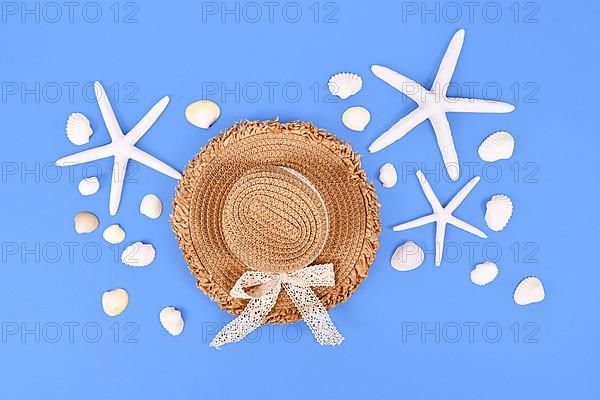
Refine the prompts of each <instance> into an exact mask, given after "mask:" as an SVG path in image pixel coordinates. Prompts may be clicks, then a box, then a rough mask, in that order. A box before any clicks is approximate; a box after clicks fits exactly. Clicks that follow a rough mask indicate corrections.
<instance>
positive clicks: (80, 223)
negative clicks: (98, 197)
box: [75, 211, 99, 233]
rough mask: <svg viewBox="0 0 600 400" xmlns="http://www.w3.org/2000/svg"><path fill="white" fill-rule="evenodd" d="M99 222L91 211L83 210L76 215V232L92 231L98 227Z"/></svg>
mask: <svg viewBox="0 0 600 400" xmlns="http://www.w3.org/2000/svg"><path fill="white" fill-rule="evenodd" d="M98 225H99V222H98V217H96V216H95V215H94V214H92V213H91V212H87V211H82V212H80V213H78V214H77V215H75V232H77V233H92V232H94V231H95V230H96V228H98Z"/></svg>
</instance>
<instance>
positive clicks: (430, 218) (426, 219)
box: [392, 214, 436, 232]
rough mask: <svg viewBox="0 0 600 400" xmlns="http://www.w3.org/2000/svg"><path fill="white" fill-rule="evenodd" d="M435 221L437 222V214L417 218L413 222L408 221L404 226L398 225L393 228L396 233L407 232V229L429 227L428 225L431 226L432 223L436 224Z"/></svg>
mask: <svg viewBox="0 0 600 400" xmlns="http://www.w3.org/2000/svg"><path fill="white" fill-rule="evenodd" d="M435 221H436V215H435V214H429V215H426V216H424V217H420V218H417V219H413V220H412V221H408V222H405V223H403V224H400V225H396V226H394V227H393V228H392V230H394V231H395V232H398V231H405V230H407V229H412V228H416V227H419V226H423V225H427V224H430V223H432V222H435Z"/></svg>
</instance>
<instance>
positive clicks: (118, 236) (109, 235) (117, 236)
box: [102, 224, 125, 244]
mask: <svg viewBox="0 0 600 400" xmlns="http://www.w3.org/2000/svg"><path fill="white" fill-rule="evenodd" d="M102 237H103V238H104V240H106V241H107V242H108V243H110V244H119V243H121V242H122V241H123V240H125V231H124V230H123V228H121V226H120V225H119V224H113V225H111V226H109V227H108V228H106V229H105V230H104V232H102Z"/></svg>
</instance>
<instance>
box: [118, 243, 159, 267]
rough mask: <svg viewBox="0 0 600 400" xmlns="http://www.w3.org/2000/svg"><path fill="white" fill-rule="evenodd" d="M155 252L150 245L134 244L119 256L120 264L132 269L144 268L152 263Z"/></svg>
mask: <svg viewBox="0 0 600 400" xmlns="http://www.w3.org/2000/svg"><path fill="white" fill-rule="evenodd" d="M155 256H156V251H155V250H154V247H153V246H152V245H151V244H145V243H142V242H135V243H134V244H132V245H130V246H128V247H127V248H126V249H125V250H123V253H122V254H121V262H122V263H123V264H125V265H129V266H132V267H145V266H146V265H149V264H150V263H152V261H154V257H155Z"/></svg>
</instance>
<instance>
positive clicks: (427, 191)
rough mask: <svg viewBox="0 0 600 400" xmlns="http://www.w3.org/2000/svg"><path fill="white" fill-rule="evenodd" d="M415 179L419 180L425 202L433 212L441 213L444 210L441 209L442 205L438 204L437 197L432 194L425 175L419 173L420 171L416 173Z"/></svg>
mask: <svg viewBox="0 0 600 400" xmlns="http://www.w3.org/2000/svg"><path fill="white" fill-rule="evenodd" d="M417 179H418V180H419V183H420V184H421V189H423V193H425V197H427V201H428V202H429V204H430V205H431V208H432V209H433V212H434V213H438V212H440V211H442V210H443V209H444V208H443V207H442V204H441V203H440V201H439V200H438V198H437V196H436V195H435V193H434V192H433V189H432V188H431V185H430V184H429V181H428V180H427V178H426V177H425V174H423V172H421V170H418V171H417Z"/></svg>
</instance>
